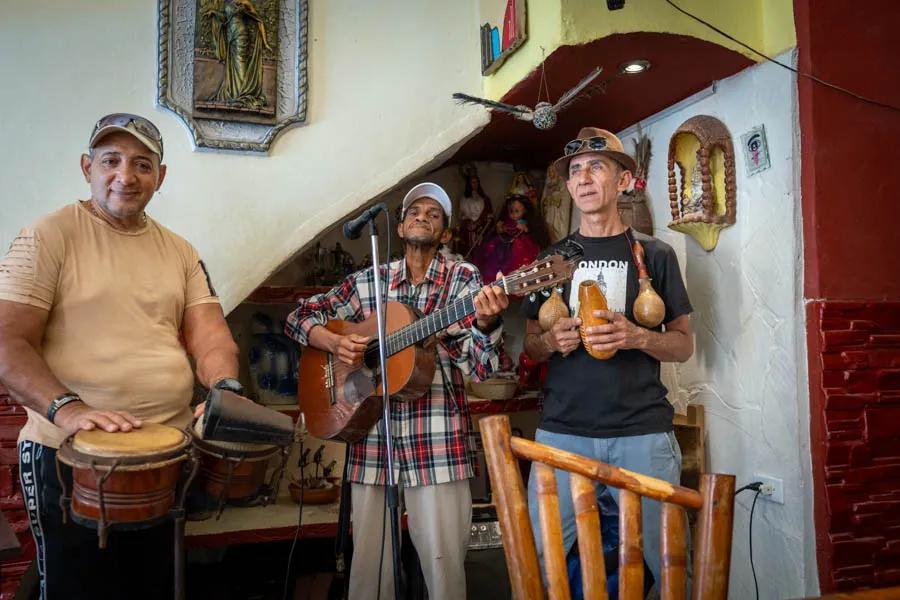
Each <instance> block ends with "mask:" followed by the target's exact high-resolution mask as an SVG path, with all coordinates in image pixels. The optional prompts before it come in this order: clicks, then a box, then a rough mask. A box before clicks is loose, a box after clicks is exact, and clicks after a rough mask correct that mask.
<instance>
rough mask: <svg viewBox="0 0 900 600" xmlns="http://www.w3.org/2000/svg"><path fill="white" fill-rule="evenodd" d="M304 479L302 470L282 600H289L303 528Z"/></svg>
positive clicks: (301, 447)
mask: <svg viewBox="0 0 900 600" xmlns="http://www.w3.org/2000/svg"><path fill="white" fill-rule="evenodd" d="M300 456H303V438H302V437H301V439H300ZM305 479H306V478H305V477H303V470H302V469H301V470H300V510H299V511H298V516H297V529H296V530H295V531H294V541H293V542H291V551H290V552H289V553H288V562H287V569H285V572H284V590H283V591H282V593H281V600H287V593H288V582H289V581H290V579H291V564H293V561H294V549H295V548H296V547H297V540H298V539H299V537H300V531H301V529H302V528H303V488H304V487H305V481H304V480H305Z"/></svg>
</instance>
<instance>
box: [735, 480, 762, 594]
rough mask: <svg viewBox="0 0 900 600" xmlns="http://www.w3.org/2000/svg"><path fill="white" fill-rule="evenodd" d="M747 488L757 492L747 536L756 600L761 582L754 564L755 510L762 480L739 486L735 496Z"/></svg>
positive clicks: (751, 508) (751, 510) (751, 509)
mask: <svg viewBox="0 0 900 600" xmlns="http://www.w3.org/2000/svg"><path fill="white" fill-rule="evenodd" d="M745 490H753V491H755V492H756V495H754V496H753V504H752V505H751V506H750V528H749V529H750V531H749V533H748V536H747V537H748V539H749V546H750V572H751V573H753V587H754V589H755V590H756V600H759V582H758V581H757V580H756V565H755V564H753V511H754V510H755V509H756V499H757V498H759V494H760V493H761V492H762V481H754V482H753V483H748V484H747V485H745V486H743V487H741V488H738V489H737V490H735V492H734V495H735V497H737V495H738V494H740V493H741V492H743V491H745Z"/></svg>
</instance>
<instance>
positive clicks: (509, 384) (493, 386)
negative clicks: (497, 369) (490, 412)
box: [469, 378, 519, 400]
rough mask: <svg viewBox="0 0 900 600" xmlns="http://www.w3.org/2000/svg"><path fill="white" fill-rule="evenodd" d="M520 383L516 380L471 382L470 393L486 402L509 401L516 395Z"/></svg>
mask: <svg viewBox="0 0 900 600" xmlns="http://www.w3.org/2000/svg"><path fill="white" fill-rule="evenodd" d="M518 385H519V383H518V382H517V381H516V380H515V379H500V378H493V379H486V380H484V381H470V382H469V392H470V393H471V394H472V395H473V396H477V397H479V398H484V399H485V400H509V399H510V398H512V397H513V396H515V395H516V388H517V387H518Z"/></svg>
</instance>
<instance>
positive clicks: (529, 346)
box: [523, 332, 553, 362]
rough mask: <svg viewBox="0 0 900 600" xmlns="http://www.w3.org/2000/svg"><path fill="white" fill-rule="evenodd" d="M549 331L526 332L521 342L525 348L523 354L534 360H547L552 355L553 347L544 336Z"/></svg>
mask: <svg viewBox="0 0 900 600" xmlns="http://www.w3.org/2000/svg"><path fill="white" fill-rule="evenodd" d="M548 334H549V332H543V333H531V332H529V333H527V334H526V335H525V342H524V344H523V348H524V350H525V354H526V355H527V356H528V358H530V359H531V360H533V361H535V362H544V361H546V360H549V359H550V357H551V356H552V355H553V348H552V347H551V346H550V343H549V342H548V341H547V338H546V336H547V335H548Z"/></svg>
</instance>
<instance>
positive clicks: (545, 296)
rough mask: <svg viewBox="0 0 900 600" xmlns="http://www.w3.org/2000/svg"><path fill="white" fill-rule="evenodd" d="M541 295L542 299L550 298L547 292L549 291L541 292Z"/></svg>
mask: <svg viewBox="0 0 900 600" xmlns="http://www.w3.org/2000/svg"><path fill="white" fill-rule="evenodd" d="M541 295H542V296H543V297H544V298H549V297H550V291H549V290H541Z"/></svg>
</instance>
